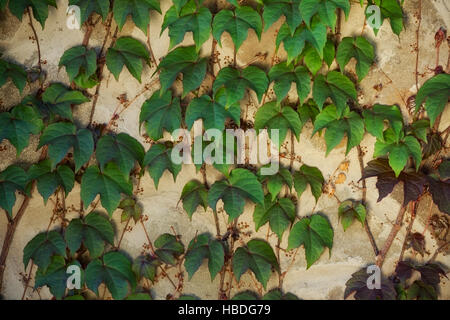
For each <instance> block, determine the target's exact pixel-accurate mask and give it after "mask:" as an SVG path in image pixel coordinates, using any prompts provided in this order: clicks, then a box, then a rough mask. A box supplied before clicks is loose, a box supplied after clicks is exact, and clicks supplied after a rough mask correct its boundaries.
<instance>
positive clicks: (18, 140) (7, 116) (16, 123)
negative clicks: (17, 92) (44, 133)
mask: <svg viewBox="0 0 450 320" xmlns="http://www.w3.org/2000/svg"><path fill="white" fill-rule="evenodd" d="M42 128H43V123H42V120H41V119H40V118H39V114H38V113H37V112H36V110H35V109H34V108H31V107H28V106H23V105H18V106H16V107H14V108H13V109H12V110H11V112H2V113H0V141H2V140H3V139H8V140H9V142H10V143H11V144H12V145H13V146H14V147H16V151H17V153H16V154H17V156H19V155H20V153H21V152H22V150H23V149H24V148H25V147H27V146H28V143H29V139H30V134H39V133H40V132H41V130H42Z"/></svg>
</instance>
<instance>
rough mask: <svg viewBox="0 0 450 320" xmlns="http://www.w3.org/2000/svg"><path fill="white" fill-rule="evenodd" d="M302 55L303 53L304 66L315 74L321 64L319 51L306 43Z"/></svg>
mask: <svg viewBox="0 0 450 320" xmlns="http://www.w3.org/2000/svg"><path fill="white" fill-rule="evenodd" d="M302 55H304V58H303V61H304V63H305V65H306V67H307V68H308V69H309V71H310V72H311V73H312V74H313V75H315V74H316V73H317V72H318V71H319V70H320V69H321V68H322V65H323V61H322V58H321V57H320V55H319V53H318V52H317V50H316V49H314V48H313V47H312V46H311V45H310V44H309V43H308V44H306V46H305V49H304V50H303V53H302Z"/></svg>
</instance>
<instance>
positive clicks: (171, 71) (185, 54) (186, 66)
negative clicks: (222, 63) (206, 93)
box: [158, 46, 208, 98]
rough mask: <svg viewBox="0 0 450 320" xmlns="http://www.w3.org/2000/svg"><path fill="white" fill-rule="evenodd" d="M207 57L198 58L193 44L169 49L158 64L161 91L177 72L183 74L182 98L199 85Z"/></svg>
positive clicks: (169, 83)
mask: <svg viewBox="0 0 450 320" xmlns="http://www.w3.org/2000/svg"><path fill="white" fill-rule="evenodd" d="M207 64H208V62H207V59H206V58H200V57H199V55H198V53H197V50H196V48H195V46H190V47H178V48H176V49H174V50H173V51H171V52H170V53H169V54H167V56H165V57H164V59H163V60H162V61H161V63H160V64H159V66H158V70H159V69H161V72H160V75H159V80H160V82H161V91H160V92H166V91H167V89H169V88H170V87H171V86H172V84H173V83H174V81H175V79H176V78H177V76H178V74H179V73H182V74H183V95H182V98H184V97H185V96H186V95H187V94H188V93H189V92H190V91H192V90H195V89H197V88H198V87H200V85H201V83H202V81H203V79H204V78H205V75H206V67H207Z"/></svg>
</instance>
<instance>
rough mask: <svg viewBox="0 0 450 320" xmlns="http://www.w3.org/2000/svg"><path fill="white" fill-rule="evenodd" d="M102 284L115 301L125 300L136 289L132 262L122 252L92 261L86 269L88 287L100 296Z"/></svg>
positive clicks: (109, 253)
mask: <svg viewBox="0 0 450 320" xmlns="http://www.w3.org/2000/svg"><path fill="white" fill-rule="evenodd" d="M101 283H105V285H106V287H107V288H108V290H109V291H110V292H111V295H112V297H113V298H114V299H116V300H120V299H123V298H125V297H126V295H127V294H128V293H129V291H130V289H131V290H134V288H135V287H136V279H135V276H134V274H133V271H132V269H131V262H130V260H128V258H127V257H126V256H124V255H123V254H122V253H120V252H108V253H107V254H105V255H104V256H103V258H102V259H96V260H93V261H91V262H90V263H89V264H88V266H87V268H86V285H87V287H88V288H89V289H91V290H92V291H94V293H95V294H96V295H97V296H98V295H99V293H98V287H99V285H100V284H101Z"/></svg>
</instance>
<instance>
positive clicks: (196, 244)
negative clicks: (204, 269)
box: [184, 233, 225, 280]
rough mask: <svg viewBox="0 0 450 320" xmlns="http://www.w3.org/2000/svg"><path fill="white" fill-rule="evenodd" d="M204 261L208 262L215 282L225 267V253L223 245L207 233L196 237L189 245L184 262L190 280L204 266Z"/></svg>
mask: <svg viewBox="0 0 450 320" xmlns="http://www.w3.org/2000/svg"><path fill="white" fill-rule="evenodd" d="M204 259H207V260H208V268H209V273H210V274H211V280H214V278H215V277H216V275H217V274H218V273H219V271H220V270H221V269H222V267H223V265H224V261H225V252H224V249H223V245H222V243H221V242H220V241H218V240H213V239H211V237H210V235H209V234H206V233H204V234H201V235H198V236H196V237H195V238H194V239H192V240H191V242H190V243H189V246H188V249H187V252H186V256H185V261H184V267H185V268H186V271H187V273H188V275H189V280H190V279H191V278H192V276H193V275H194V273H195V272H196V271H197V270H198V268H199V267H200V266H201V265H202V263H203V260H204Z"/></svg>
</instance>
